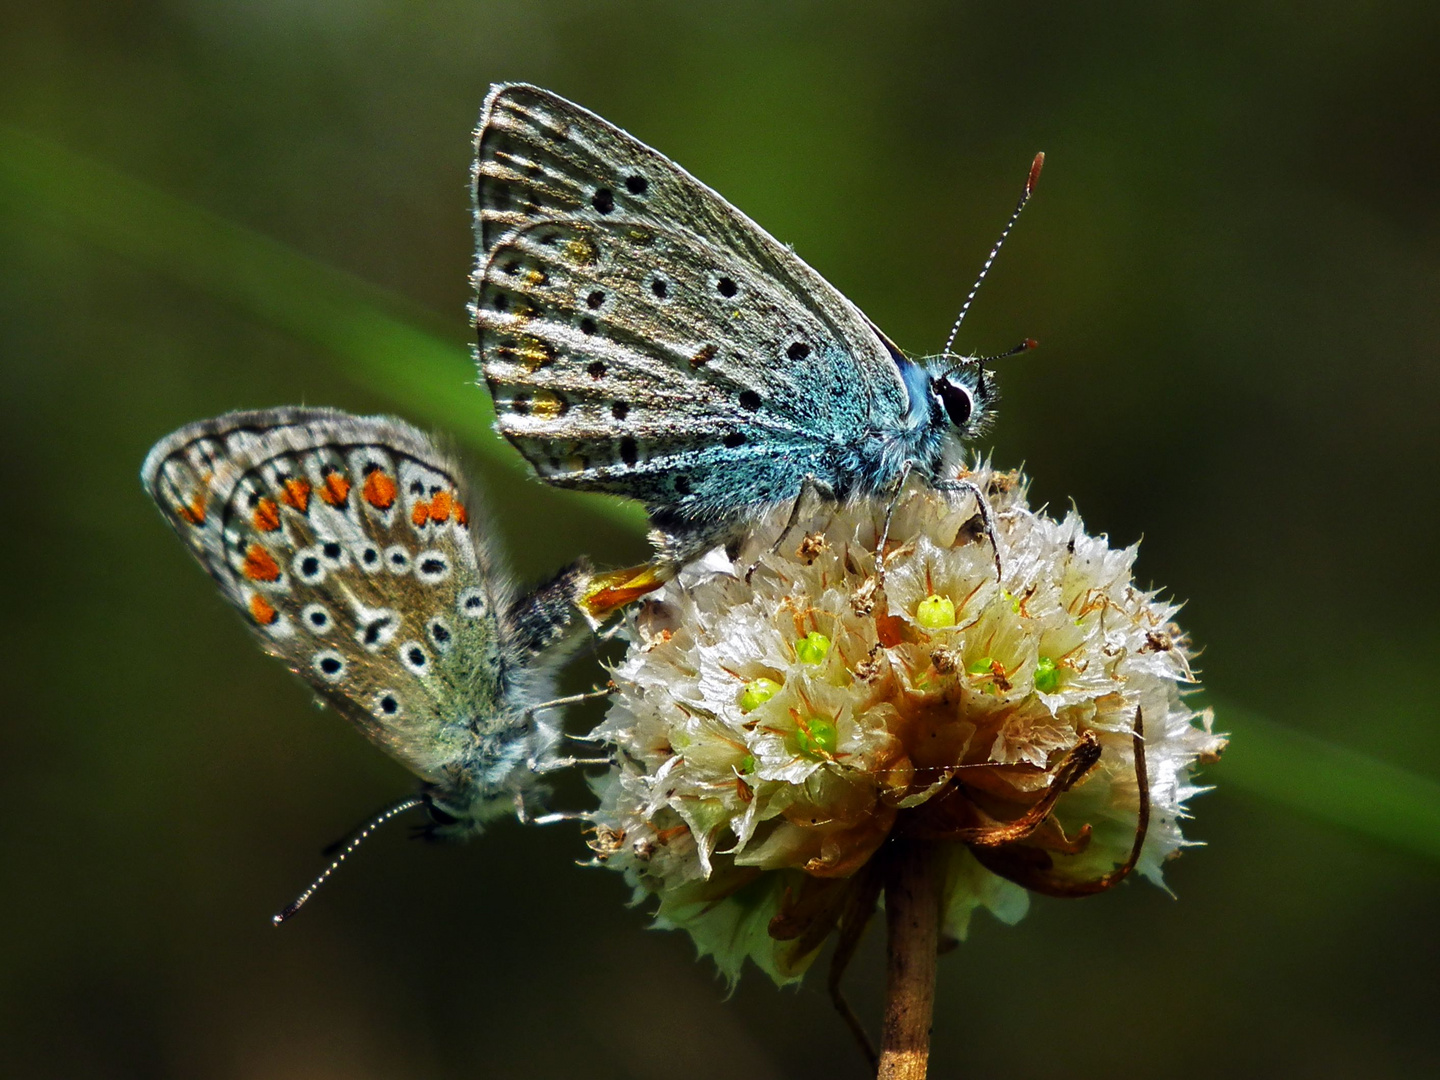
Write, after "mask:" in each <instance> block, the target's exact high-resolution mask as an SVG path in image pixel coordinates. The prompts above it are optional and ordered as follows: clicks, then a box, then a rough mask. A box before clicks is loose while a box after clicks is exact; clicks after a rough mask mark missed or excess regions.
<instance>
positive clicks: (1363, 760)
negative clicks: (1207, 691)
mask: <svg viewBox="0 0 1440 1080" xmlns="http://www.w3.org/2000/svg"><path fill="white" fill-rule="evenodd" d="M1214 704H1215V713H1216V716H1217V718H1218V719H1217V722H1216V726H1217V727H1220V728H1223V729H1224V730H1226V731H1228V732H1230V733H1231V735H1232V736H1233V739H1232V741H1231V744H1230V746H1229V747H1228V748H1227V749H1226V751H1225V754H1224V756H1223V757H1222V758H1221V760H1220V764H1219V765H1217V766H1214V767H1213V768H1212V769H1209V770H1207V771H1206V775H1207V777H1214V779H1215V782H1216V783H1217V784H1218V785H1220V786H1221V787H1222V788H1231V787H1239V788H1244V789H1245V790H1247V791H1251V792H1253V793H1255V794H1256V795H1260V796H1262V797H1264V798H1265V799H1267V800H1268V801H1270V802H1273V803H1278V804H1280V805H1282V806H1285V807H1288V808H1290V809H1292V810H1296V811H1299V812H1300V813H1302V814H1304V815H1306V816H1307V817H1311V818H1315V819H1317V820H1319V821H1323V822H1325V823H1327V824H1330V825H1335V826H1338V827H1339V828H1341V829H1344V830H1346V831H1349V832H1357V833H1360V834H1361V835H1363V836H1366V837H1369V838H1370V839H1372V840H1377V841H1379V842H1380V843H1382V844H1384V845H1386V846H1387V847H1391V848H1394V849H1396V850H1399V851H1403V852H1408V853H1410V854H1413V855H1420V856H1422V857H1424V858H1428V859H1440V782H1437V781H1435V780H1431V779H1429V778H1427V777H1424V776H1419V775H1416V774H1415V773H1412V772H1409V771H1408V770H1406V769H1402V768H1400V767H1399V766H1397V765H1391V764H1390V763H1388V762H1385V761H1380V760H1378V759H1376V758H1373V757H1369V756H1367V755H1365V754H1362V753H1360V752H1358V751H1356V750H1350V749H1348V748H1346V747H1342V746H1337V745H1335V744H1334V743H1330V742H1326V741H1325V740H1323V739H1318V738H1316V737H1315V736H1313V735H1307V734H1305V733H1304V732H1301V731H1297V730H1296V729H1294V728H1292V727H1288V726H1286V725H1284V724H1277V723H1275V722H1274V721H1273V720H1266V719H1264V718H1262V717H1259V716H1256V715H1255V714H1254V713H1251V712H1247V711H1246V710H1245V709H1243V708H1240V707H1237V706H1235V705H1231V704H1229V703H1228V702H1226V703H1214Z"/></svg>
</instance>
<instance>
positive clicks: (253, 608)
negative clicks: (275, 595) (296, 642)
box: [250, 593, 280, 626]
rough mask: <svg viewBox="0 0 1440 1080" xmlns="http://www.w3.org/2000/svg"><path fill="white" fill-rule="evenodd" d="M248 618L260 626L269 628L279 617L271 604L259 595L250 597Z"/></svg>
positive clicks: (255, 594)
mask: <svg viewBox="0 0 1440 1080" xmlns="http://www.w3.org/2000/svg"><path fill="white" fill-rule="evenodd" d="M250 617H251V618H252V619H254V620H255V621H256V622H257V623H259V624H260V625H261V626H269V625H270V624H271V623H273V622H274V621H275V620H276V619H278V618H279V617H280V613H279V612H278V611H276V610H275V607H274V605H273V604H271V603H270V601H268V600H266V599H265V597H263V596H261V595H260V594H259V593H254V594H253V595H252V596H251V597H250Z"/></svg>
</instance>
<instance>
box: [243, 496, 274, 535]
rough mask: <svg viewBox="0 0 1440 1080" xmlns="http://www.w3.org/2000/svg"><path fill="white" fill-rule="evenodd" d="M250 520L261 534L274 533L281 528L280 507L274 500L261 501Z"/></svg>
mask: <svg viewBox="0 0 1440 1080" xmlns="http://www.w3.org/2000/svg"><path fill="white" fill-rule="evenodd" d="M250 520H252V521H253V522H254V523H255V528H256V529H258V530H259V531H260V532H274V531H275V530H276V529H278V528H280V507H278V506H276V505H275V500H274V499H261V500H260V502H259V504H257V505H256V507H255V513H254V514H252V515H251V518H250Z"/></svg>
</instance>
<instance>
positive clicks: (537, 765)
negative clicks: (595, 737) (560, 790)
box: [523, 686, 611, 774]
mask: <svg viewBox="0 0 1440 1080" xmlns="http://www.w3.org/2000/svg"><path fill="white" fill-rule="evenodd" d="M609 694H610V688H609V687H608V686H602V687H597V688H596V689H594V690H587V691H585V692H584V693H583V694H571V695H570V696H569V697H561V698H554V699H552V700H550V701H542V702H540V703H539V704H538V705H531V706H530V707H529V708H528V709H526V710H525V712H524V714H523V715H525V716H533V715H535V713H537V712H540V711H541V710H544V709H558V708H563V707H564V706H566V705H578V704H580V703H581V702H582V701H595V700H597V699H598V698H603V697H607V696H609ZM568 737H570V738H573V737H574V736H568ZM585 741H589V740H585ZM610 763H611V761H610V758H608V757H598V758H578V757H566V758H553V759H551V760H549V761H538V760H535V759H533V758H532V759H531V760H530V761H529V762H528V765H529V768H530V771H531V772H532V773H536V774H540V773H548V772H556V771H558V770H560V769H570V768H574V767H575V766H576V765H609V764H610Z"/></svg>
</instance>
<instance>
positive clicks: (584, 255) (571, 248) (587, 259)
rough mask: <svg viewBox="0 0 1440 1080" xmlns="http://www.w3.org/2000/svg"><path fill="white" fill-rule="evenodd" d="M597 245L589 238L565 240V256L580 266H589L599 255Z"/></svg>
mask: <svg viewBox="0 0 1440 1080" xmlns="http://www.w3.org/2000/svg"><path fill="white" fill-rule="evenodd" d="M599 254H600V253H599V252H598V251H597V250H596V248H595V245H594V244H593V243H591V242H590V241H589V240H567V241H565V256H566V258H568V259H569V260H570V261H571V262H573V263H576V264H578V265H580V266H589V265H590V264H591V263H593V262H594V261H595V260H596V258H597V257H598V256H599Z"/></svg>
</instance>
